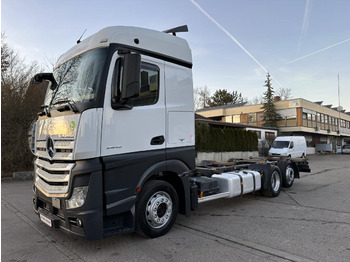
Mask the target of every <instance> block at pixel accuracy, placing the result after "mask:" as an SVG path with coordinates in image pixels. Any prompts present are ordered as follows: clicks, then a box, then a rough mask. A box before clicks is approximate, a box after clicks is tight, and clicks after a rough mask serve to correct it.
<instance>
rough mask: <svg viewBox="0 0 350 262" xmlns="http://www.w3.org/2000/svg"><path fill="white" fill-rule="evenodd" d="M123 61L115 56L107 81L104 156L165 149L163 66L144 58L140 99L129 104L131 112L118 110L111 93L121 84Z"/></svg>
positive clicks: (102, 147) (102, 149)
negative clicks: (115, 86) (112, 103)
mask: <svg viewBox="0 0 350 262" xmlns="http://www.w3.org/2000/svg"><path fill="white" fill-rule="evenodd" d="M122 59H123V58H122V57H120V56H118V55H117V54H115V55H114V56H113V58H112V62H111V66H110V70H109V75H108V79H107V88H106V92H105V103H104V112H103V124H102V142H101V156H110V155H120V154H126V153H134V152H145V151H153V150H160V149H165V143H164V137H165V100H164V96H165V94H164V62H163V61H162V60H159V59H155V58H151V57H147V56H142V58H141V72H140V82H141V83H140V95H139V96H138V97H136V98H134V99H131V100H130V101H128V102H127V103H126V104H127V105H129V106H130V107H131V109H125V108H124V109H117V110H115V109H113V108H112V107H111V100H112V95H111V94H112V92H111V89H112V85H118V84H119V83H118V82H120V81H119V80H118V74H120V68H119V66H118V64H120V61H122ZM164 154H165V153H164Z"/></svg>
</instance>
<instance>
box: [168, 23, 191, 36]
mask: <svg viewBox="0 0 350 262" xmlns="http://www.w3.org/2000/svg"><path fill="white" fill-rule="evenodd" d="M182 32H188V27H187V25H182V26H178V27H174V28H171V29H168V30H164V31H163V33H167V34H168V33H172V34H173V36H176V33H182Z"/></svg>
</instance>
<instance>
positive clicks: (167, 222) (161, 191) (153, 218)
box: [136, 180, 179, 238]
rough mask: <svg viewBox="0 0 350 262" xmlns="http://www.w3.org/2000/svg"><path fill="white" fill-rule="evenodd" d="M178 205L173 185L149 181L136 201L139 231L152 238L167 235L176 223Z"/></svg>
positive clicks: (137, 229)
mask: <svg viewBox="0 0 350 262" xmlns="http://www.w3.org/2000/svg"><path fill="white" fill-rule="evenodd" d="M178 206H179V201H178V196H177V193H176V191H175V189H174V187H173V186H172V185H170V184H169V183H167V182H165V181H160V180H151V181H149V182H147V183H146V184H145V185H144V186H143V188H142V191H141V194H140V199H139V201H138V202H137V203H136V231H137V233H140V234H142V235H144V236H147V237H151V238H155V237H160V236H162V235H165V234H166V233H167V232H168V231H169V230H170V229H171V228H172V226H173V225H174V223H175V220H176V216H177V212H178Z"/></svg>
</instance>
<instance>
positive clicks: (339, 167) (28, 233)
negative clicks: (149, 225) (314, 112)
mask: <svg viewBox="0 0 350 262" xmlns="http://www.w3.org/2000/svg"><path fill="white" fill-rule="evenodd" d="M310 166H311V170H312V172H311V173H302V177H301V179H300V180H296V181H295V183H294V185H293V187H292V188H290V189H283V191H282V192H281V194H280V196H279V197H277V198H268V197H263V196H261V195H260V194H257V193H256V194H248V195H246V196H243V197H238V198H234V199H221V200H216V201H212V202H207V203H203V204H200V206H199V209H198V210H197V211H195V212H193V213H192V214H191V217H190V218H185V217H183V216H181V215H179V216H178V218H177V221H176V224H175V226H174V228H173V229H172V230H171V231H170V232H169V233H168V234H167V235H165V236H163V237H160V238H157V239H146V238H144V237H141V236H139V235H137V234H135V233H133V234H127V235H122V236H115V237H110V238H107V239H103V240H99V241H86V240H81V239H75V238H72V237H71V236H69V235H67V234H65V233H63V232H62V231H59V230H55V229H51V228H49V227H48V226H46V225H45V224H44V223H42V222H41V221H40V220H39V218H38V216H37V215H36V214H35V213H34V211H33V209H32V192H31V188H32V181H6V180H3V181H2V183H1V260H2V261H22V262H24V261H50V262H55V261H349V260H350V193H349V192H350V191H349V187H350V171H349V170H350V155H316V156H310Z"/></svg>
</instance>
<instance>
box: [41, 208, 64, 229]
mask: <svg viewBox="0 0 350 262" xmlns="http://www.w3.org/2000/svg"><path fill="white" fill-rule="evenodd" d="M38 211H39V217H40V220H41V221H42V222H43V223H45V224H46V225H48V226H49V227H54V228H59V227H60V218H59V217H58V216H56V215H54V214H51V213H49V212H47V211H46V210H44V209H42V208H39V210H38Z"/></svg>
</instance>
